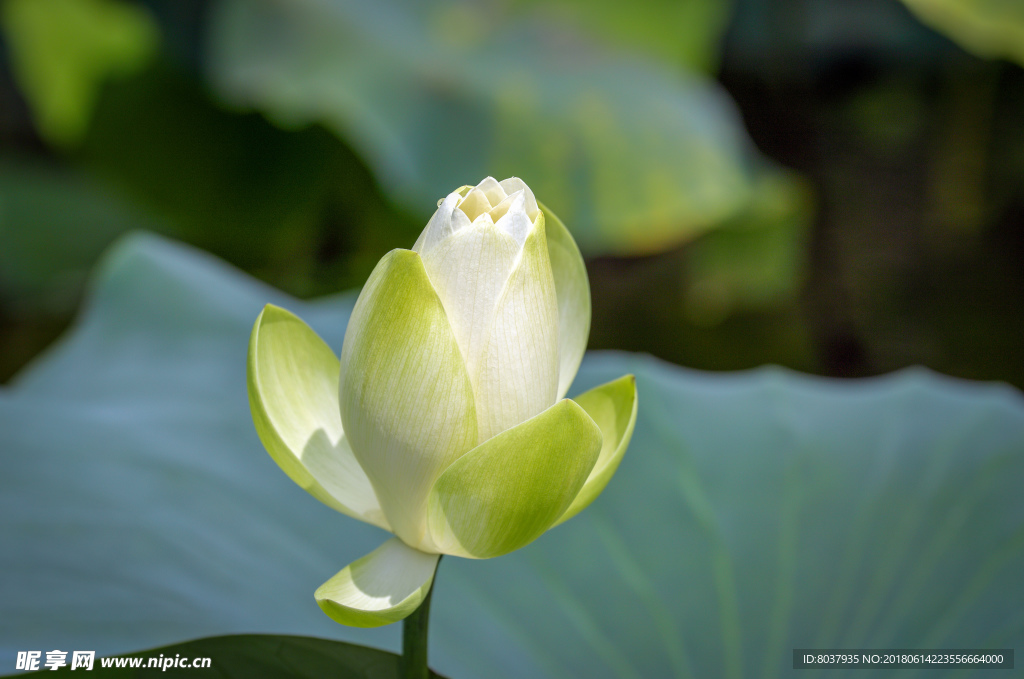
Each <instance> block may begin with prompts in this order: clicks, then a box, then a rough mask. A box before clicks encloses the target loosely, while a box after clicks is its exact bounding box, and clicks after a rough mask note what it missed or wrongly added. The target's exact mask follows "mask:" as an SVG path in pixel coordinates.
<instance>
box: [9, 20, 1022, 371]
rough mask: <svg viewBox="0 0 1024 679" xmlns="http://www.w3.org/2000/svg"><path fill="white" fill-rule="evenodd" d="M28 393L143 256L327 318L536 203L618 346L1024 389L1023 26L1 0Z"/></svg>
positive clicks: (14, 327) (13, 351)
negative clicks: (330, 307) (405, 256)
mask: <svg viewBox="0 0 1024 679" xmlns="http://www.w3.org/2000/svg"><path fill="white" fill-rule="evenodd" d="M0 36H2V37H0V40H2V43H3V44H2V56H0V59H2V61H0V381H4V382H5V381H7V380H9V379H10V378H11V376H13V375H14V374H15V373H16V371H17V370H18V369H19V368H20V367H22V366H23V365H25V364H26V362H28V361H29V360H31V358H32V357H33V356H35V355H36V354H37V353H38V352H40V351H41V350H42V349H44V348H45V347H46V346H47V345H48V344H49V343H51V342H52V341H54V339H55V338H56V337H57V336H58V335H59V334H60V333H61V332H63V330H64V329H65V328H66V327H67V326H68V324H69V323H70V322H71V320H72V318H73V316H74V314H75V311H76V309H77V307H78V305H79V303H80V302H81V300H82V299H83V294H84V293H85V291H86V290H87V286H88V274H89V271H90V270H91V269H92V267H93V266H94V265H95V264H96V263H97V261H98V260H99V258H100V256H101V254H102V252H103V250H104V249H105V248H106V247H107V246H108V245H109V244H110V243H111V242H112V241H113V240H115V239H116V238H117V237H118V235H119V234H121V233H124V232H126V231H129V230H133V229H149V230H152V231H156V232H159V233H163V234H166V235H169V236H171V237H174V238H178V239H181V240H184V241H186V242H188V243H191V244H193V245H196V246H198V247H200V248H203V249H205V250H208V251H210V252H212V253H214V254H216V255H217V256H219V257H222V258H224V259H226V260H227V261H229V262H231V263H232V264H234V265H236V266H238V267H241V268H242V269H244V270H246V271H248V272H250V273H251V274H253V275H255V276H257V277H258V278H260V279H262V280H264V281H266V282H267V283H269V284H271V285H273V286H276V287H279V288H282V289H284V290H286V291H288V292H290V293H292V294H294V295H297V296H300V297H312V296H317V295H322V294H326V293H330V292H335V291H338V290H343V289H347V288H352V287H357V286H359V285H360V284H361V283H362V282H363V281H364V280H365V278H366V276H367V275H368V274H369V272H370V271H371V269H372V268H373V266H374V264H375V263H376V262H377V260H378V259H379V258H380V257H381V256H382V255H383V254H384V253H385V252H386V251H388V250H390V249H392V248H395V247H410V246H411V244H412V243H413V241H414V239H415V238H416V235H417V234H418V232H419V230H420V229H421V228H422V226H423V225H424V224H425V222H426V219H427V218H428V217H429V215H430V213H431V211H432V209H433V206H434V204H435V202H436V200H437V199H438V198H441V197H443V195H445V193H447V192H448V191H450V190H452V189H454V188H456V187H458V186H459V185H462V184H473V183H476V182H477V181H479V180H480V179H481V178H482V177H483V176H485V175H486V174H491V175H495V176H497V177H498V178H499V179H500V178H503V177H505V176H509V175H518V176H521V177H523V179H524V180H526V181H527V183H528V184H530V186H531V187H532V188H533V189H534V191H535V192H536V194H537V195H538V197H539V198H540V199H541V200H542V201H543V202H545V203H547V205H548V206H549V207H551V208H552V209H553V210H554V211H555V212H556V213H557V214H559V215H560V216H561V217H562V218H563V220H564V221H565V222H566V224H567V225H568V226H569V228H570V230H571V231H572V232H573V234H574V236H575V237H576V238H577V241H578V242H579V244H580V246H581V249H582V250H583V251H584V255H585V256H586V258H587V265H588V271H589V273H590V277H591V287H592V293H593V303H594V316H593V330H592V332H591V338H590V348H592V349H606V348H617V349H626V350H631V351H645V352H649V353H652V354H654V355H657V356H660V357H662V358H665V359H667V360H670V361H673V362H675V363H679V364H682V365H686V366H692V367H696V368H703V369H710V370H732V369H739V368H747V367H753V366H757V365H760V364H764V363H776V364H781V365H785V366H790V367H792V368H796V369H798V370H802V371H806V372H812V373H818V374H823V375H833V376H862V375H873V374H878V373H883V372H888V371H891V370H895V369H898V368H901V367H904V366H908V365H913V364H923V365H926V366H929V367H931V368H933V369H935V370H939V371H941V372H944V373H948V374H951V375H957V376H961V377H967V378H973V379H996V380H1005V381H1008V382H1010V383H1012V384H1015V385H1016V386H1018V387H1024V356H1022V352H1021V351H1020V349H1021V346H1022V340H1024V305H1022V303H1021V300H1022V299H1024V266H1022V262H1024V70H1022V69H1021V67H1020V64H1021V63H1024V3H1020V5H1019V6H1018V5H1015V4H1014V3H1000V2H999V1H998V0H906V4H904V2H901V0H736V1H735V2H729V1H727V0H675V1H670V0H635V1H634V2H630V3H620V2H614V1H613V0H590V1H585V0H556V1H555V2H539V1H536V0H493V1H489V2H483V1H479V2H443V1H440V0H430V1H429V2H414V1H413V0H389V1H387V2H371V1H370V0H364V1H363V2H344V1H337V2H335V1H332V0H290V1H288V0H217V1H214V0H145V1H142V0H139V1H130V0H116V1H115V0H0Z"/></svg>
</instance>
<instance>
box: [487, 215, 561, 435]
mask: <svg viewBox="0 0 1024 679" xmlns="http://www.w3.org/2000/svg"><path fill="white" fill-rule="evenodd" d="M544 232H545V227H544V219H543V215H538V218H537V223H536V225H535V226H534V227H533V229H532V230H531V231H530V233H529V235H527V237H526V241H525V243H524V244H523V249H522V252H521V253H520V256H519V262H518V263H517V264H516V266H515V268H513V270H512V273H511V274H510V275H509V277H508V280H507V281H505V286H504V289H503V290H502V291H501V294H500V295H499V296H498V299H497V303H496V304H495V307H494V311H493V312H492V314H493V315H492V316H491V319H490V324H489V327H488V328H487V330H486V332H485V335H484V339H483V342H482V344H483V350H482V352H481V354H480V356H479V358H478V359H477V360H476V361H475V362H474V363H475V369H476V370H475V375H474V379H473V388H474V394H475V397H476V412H477V422H478V426H479V433H480V440H481V441H486V440H487V439H489V438H491V437H492V436H494V435H495V434H497V433H498V432H502V431H505V430H506V429H508V428H510V427H514V426H516V425H518V424H519V423H521V422H525V421H526V420H527V419H529V418H531V417H534V416H535V415H539V414H540V413H541V412H543V411H544V410H545V409H546V408H548V407H550V406H551V404H553V403H554V402H555V401H556V400H557V398H556V396H557V392H558V370H559V359H558V298H557V296H556V295H555V284H554V279H553V276H552V273H551V260H550V257H549V256H548V248H547V240H546V237H545V235H544Z"/></svg>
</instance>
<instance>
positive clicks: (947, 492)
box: [0, 236, 1024, 678]
mask: <svg viewBox="0 0 1024 679" xmlns="http://www.w3.org/2000/svg"><path fill="white" fill-rule="evenodd" d="M94 289H95V293H94V295H93V297H92V298H91V300H90V301H89V303H88V305H87V307H86V308H87V311H86V313H85V314H84V315H83V317H82V318H81V320H80V321H79V323H78V325H77V328H76V329H75V331H74V332H73V333H72V334H70V335H69V336H68V337H67V338H66V339H65V341H64V342H63V343H62V344H60V345H59V346H58V347H57V348H56V349H55V350H53V351H52V352H51V353H50V354H49V356H48V357H47V358H45V360H42V361H40V362H38V363H37V364H36V365H35V366H34V367H33V368H32V369H31V370H29V371H28V372H26V373H24V374H22V375H21V376H20V379H18V380H17V381H16V383H15V385H14V386H13V387H12V388H9V389H0V450H3V451H5V453H6V454H5V455H4V456H3V460H2V462H0V464H2V467H3V468H2V473H0V516H2V517H4V518H3V521H2V522H0V542H2V544H3V545H4V549H3V550H2V551H0V569H2V572H3V573H4V581H3V583H4V586H3V587H2V588H0V611H2V615H0V639H2V643H3V646H2V652H0V663H8V662H9V663H12V664H9V665H7V666H8V667H13V661H14V654H15V652H16V651H17V650H26V649H39V650H49V649H52V648H60V649H65V648H69V649H91V650H96V651H98V652H99V653H100V654H112V653H120V652H125V651H130V650H132V649H138V648H146V647H151V646H154V645H158V644H162V643H168V642H171V641H174V640H177V639H183V638H190V637H196V636H203V635H210V634H224V633H238V632H242V631H249V632H252V631H263V632H271V633H289V634H305V635H313V636H332V637H334V636H337V637H342V638H345V639H347V640H350V641H355V642H358V643H372V644H374V645H378V646H379V645H384V646H389V647H391V648H394V647H396V645H397V641H398V636H397V635H398V632H399V630H398V626H395V625H393V626H390V627H386V628H380V629H378V630H356V629H351V628H345V627H341V626H339V625H336V624H335V623H333V622H332V621H330V620H329V619H328V618H327V617H326V616H324V615H323V614H322V613H321V612H320V610H319V608H318V607H317V606H316V604H315V602H314V601H313V596H312V593H313V591H314V589H315V588H316V587H317V586H318V585H319V584H320V582H322V581H323V579H324V578H325V577H327V576H329V575H330V574H332V573H334V572H335V571H336V570H337V569H338V568H339V566H340V565H342V564H345V563H348V562H349V561H351V560H353V559H354V558H357V557H358V556H361V555H362V554H364V553H366V552H367V551H370V550H371V549H373V548H374V547H376V546H377V545H379V544H380V543H381V542H382V541H383V540H384V538H385V534H384V533H383V532H382V531H380V530H378V529H375V528H373V527H371V526H368V525H367V524H363V523H360V522H357V521H352V520H350V519H347V518H346V517H344V516H342V515H340V514H338V513H337V512H334V511H332V510H331V509H329V508H327V507H326V506H324V505H322V504H321V503H318V502H316V501H315V500H314V499H312V498H310V497H309V496H308V495H307V494H306V493H305V492H304V491H303V490H302V489H301V488H299V487H298V486H296V485H295V484H294V483H292V482H291V481H290V480H289V479H288V478H287V477H286V476H285V475H284V474H282V473H281V472H280V470H279V469H278V468H277V466H276V465H275V464H274V462H273V461H272V460H271V459H270V457H269V456H268V455H267V454H266V453H265V452H264V450H263V448H262V446H261V445H260V443H259V441H258V440H257V438H256V434H255V430H254V428H253V425H252V422H251V419H250V415H249V411H248V404H247V402H246V398H245V346H246V339H247V337H248V333H249V330H250V327H251V324H252V322H253V319H254V318H255V317H256V315H257V314H258V313H259V310H260V308H262V306H263V305H264V304H265V303H267V302H271V303H275V304H278V305H283V306H286V307H289V308H290V309H292V310H293V311H295V312H296V313H298V314H299V315H301V316H302V317H303V318H304V319H305V320H307V321H308V322H309V323H310V325H311V326H312V327H314V328H315V329H316V330H317V331H318V332H319V333H320V334H321V336H322V337H323V338H324V339H325V340H326V341H327V342H328V343H329V344H330V345H331V346H332V347H334V349H335V350H337V349H338V348H340V346H341V340H342V336H343V334H344V328H345V322H346V318H347V315H348V313H349V312H350V310H351V307H352V303H353V301H354V296H353V295H345V296H342V297H339V298H333V299H324V300H321V301H319V302H315V303H303V302H298V301H296V300H292V299H289V298H287V297H285V296H283V295H282V294H280V293H278V292H276V291H274V290H272V289H270V288H267V287H264V286H263V285H261V284H259V283H255V282H253V281H252V280H251V279H249V278H247V277H245V276H243V275H241V274H239V273H238V272H236V271H234V270H231V269H229V268H228V267H226V266H224V265H223V264H221V263H219V262H217V261H216V260H214V259H212V258H211V257H209V256H208V255H204V254H202V253H199V252H195V251H192V250H190V249H186V248H183V247H180V246H176V245H172V244H170V243H168V242H165V241H162V240H160V239H157V238H154V237H150V236H134V237H132V238H130V239H128V240H125V241H123V242H122V243H121V244H120V245H119V246H118V247H117V248H116V249H115V250H114V252H113V253H112V254H111V255H110V256H109V257H108V258H107V260H106V262H105V264H104V265H103V267H102V268H101V270H100V272H99V274H98V277H97V279H96V285H95V288H94ZM625 372H632V373H635V374H636V376H637V385H638V388H639V404H640V407H639V416H638V420H637V424H636V430H635V433H634V436H633V442H632V444H631V446H630V450H629V452H628V453H627V454H626V456H625V458H624V459H623V462H622V465H621V466H620V468H619V470H618V472H617V474H616V476H615V477H614V478H613V479H612V482H611V483H610V484H609V486H608V488H607V489H606V490H605V492H604V493H603V494H602V495H601V497H599V498H598V499H597V501H596V502H595V503H594V504H593V505H592V506H591V507H589V508H588V509H587V510H586V511H584V512H583V513H581V514H580V515H579V516H577V517H576V518H574V519H573V520H571V521H569V522H567V523H566V524H565V525H563V526H561V527H559V528H557V529H555V530H553V531H550V532H549V533H547V534H545V535H544V536H542V537H541V538H540V539H539V540H537V541H536V542H535V543H533V544H532V545H530V546H528V547H526V548H525V549H522V550H520V551H518V552H514V553H512V554H510V555H508V556H504V557H501V558H498V559H493V560H487V561H471V560H463V559H454V558H453V559H445V560H444V562H443V564H442V566H441V568H440V569H439V571H438V576H437V584H436V591H435V594H436V596H435V597H434V605H433V612H432V615H433V623H432V628H431V632H432V641H431V643H432V646H431V658H432V661H431V664H432V665H433V666H434V667H436V668H438V670H439V671H441V672H443V673H444V674H446V675H448V676H451V677H479V676H486V677H496V678H500V677H531V678H533V677H569V676H572V677H595V678H598V677H668V676H677V677H740V676H757V677H773V676H803V675H802V674H800V673H799V672H794V671H792V670H791V669H790V668H791V649H793V648H797V647H818V648H828V647H845V648H857V647H873V648H884V647H897V648H898V647H903V648H941V647H951V646H957V647H978V648H983V647H1020V646H1021V645H1024V614H1022V610H1024V607H1022V606H1021V602H1022V601H1024V581H1022V579H1021V576H1020V574H1021V572H1022V570H1024V496H1022V495H1021V493H1020V488H1021V486H1022V484H1024V399H1022V397H1021V394H1020V393H1019V392H1017V391H1015V390H1013V389H1011V388H1009V387H1006V386H1005V385H990V384H976V383H970V382H964V381H959V380H952V379H949V378H944V377H941V376H938V375H935V374H933V373H929V372H927V371H925V370H909V371H904V372H902V373H898V374H895V375H892V376H889V377H884V378H878V379H871V380H860V381H845V382H844V381H837V380H827V379H821V378H810V377H805V376H800V375H797V374H794V373H791V372H787V371H784V370H779V369H772V368H770V369H762V370H756V371H752V372H744V373H736V374H728V375H721V374H720V375H713V374H707V373H700V372H696V371H690V370H685V369H682V368H678V367H673V366H670V365H667V364H664V363H661V362H659V361H656V360H654V359H651V358H648V357H643V356H639V355H629V354H615V353H606V354H590V355H588V357H587V358H586V359H585V360H584V364H583V367H582V369H581V372H580V375H579V377H578V379H577V381H576V384H575V385H574V390H573V393H576V392H578V391H582V390H584V389H587V388H589V387H592V386H595V385H597V384H600V383H602V382H605V381H608V380H610V379H612V378H615V377H617V376H619V375H621V374H623V373H625ZM211 657H213V662H214V668H216V667H217V662H218V657H219V656H218V655H214V654H213V653H212V652H211ZM850 676H860V674H859V673H858V672H857V671H854V672H853V673H852V674H851V675H850ZM957 676H961V675H957Z"/></svg>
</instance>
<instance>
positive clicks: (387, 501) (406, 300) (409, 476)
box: [340, 250, 477, 551]
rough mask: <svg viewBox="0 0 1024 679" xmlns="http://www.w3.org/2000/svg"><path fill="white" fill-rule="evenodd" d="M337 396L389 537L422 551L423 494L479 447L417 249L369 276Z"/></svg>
mask: <svg viewBox="0 0 1024 679" xmlns="http://www.w3.org/2000/svg"><path fill="white" fill-rule="evenodd" d="M340 393H341V420H342V422H343V423H344V425H345V431H346V433H347V434H348V437H349V442H350V444H351V445H352V450H353V452H354V453H355V456H356V459H357V460H359V464H360V465H362V467H363V469H364V470H366V475H367V476H368V477H369V479H370V482H371V483H372V484H373V487H374V490H376V491H377V497H378V498H379V499H380V503H381V507H382V508H383V510H384V514H385V515H386V516H387V517H388V522H389V523H390V524H391V527H392V529H393V531H394V533H395V535H398V536H399V537H401V538H402V539H403V540H405V542H406V543H407V544H410V545H414V546H424V545H423V544H422V540H423V538H424V533H425V518H426V513H425V509H426V500H427V494H428V493H429V491H430V488H431V486H433V484H434V481H435V479H436V478H437V477H438V475H439V474H440V473H441V472H442V471H444V470H445V469H446V468H447V467H448V466H449V465H450V464H451V463H452V462H454V461H455V460H456V459H457V458H458V457H459V456H461V455H462V454H463V453H465V452H466V451H467V450H469V449H471V448H472V447H473V446H475V445H476V443H477V425H476V411H475V410H474V407H473V391H472V387H471V386H470V382H469V376H468V374H467V372H466V366H465V365H464V364H463V360H462V354H461V353H460V352H459V346H458V344H457V343H456V342H455V336H454V335H453V334H452V329H451V327H450V326H449V324H448V318H447V317H446V316H445V312H444V308H443V307H442V306H441V300H440V299H439V298H438V296H437V293H435V292H434V289H433V288H432V287H431V285H430V281H429V280H428V279H427V273H426V271H425V270H424V269H423V262H422V261H421V260H420V256H419V255H418V254H416V253H415V252H412V251H411V250H392V251H391V252H389V253H388V254H387V255H385V256H384V258H383V259H381V261H380V263H378V264H377V268H376V269H374V270H373V273H372V274H370V278H369V280H368V281H367V282H366V286H365V287H364V288H363V291H362V292H361V293H360V295H359V299H358V300H357V301H356V306H355V309H353V311H352V317H351V319H350V320H349V323H348V330H347V331H346V333H345V344H344V346H343V347H342V350H341V384H340ZM424 547H425V548H426V549H427V550H428V551H429V545H426V546H424Z"/></svg>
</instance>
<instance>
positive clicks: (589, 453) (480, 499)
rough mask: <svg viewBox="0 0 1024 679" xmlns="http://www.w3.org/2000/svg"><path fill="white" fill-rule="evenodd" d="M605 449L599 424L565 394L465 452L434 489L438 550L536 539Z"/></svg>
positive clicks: (507, 546)
mask: <svg viewBox="0 0 1024 679" xmlns="http://www.w3.org/2000/svg"><path fill="white" fill-rule="evenodd" d="M600 451H601V430H600V429H598V427H597V425H596V424H594V421H593V420H592V419H591V418H590V416H589V415H587V413H586V412H585V411H584V410H583V408H581V407H580V406H578V405H577V404H575V403H573V402H572V401H570V400H568V399H566V400H563V401H559V402H558V403H556V404H555V405H553V406H551V407H550V408H548V409H547V410H545V411H544V412H543V413H541V414H540V415H537V416H536V417H534V418H531V419H529V420H527V421H526V422H523V423H522V424H520V425H519V426H516V427H513V428H512V429H509V430H507V431H504V432H502V433H500V434H498V435H497V436H495V437H494V438H492V439H489V440H487V441H485V442H484V443H482V444H480V445H479V446H477V447H476V448H474V449H473V450H471V451H470V452H468V453H466V454H465V455H463V456H462V457H461V458H459V459H458V460H457V461H456V462H455V463H454V464H453V465H452V466H451V467H449V468H448V469H447V470H446V471H445V473H444V474H442V475H441V477H440V478H439V479H438V480H437V483H436V484H435V485H434V488H433V490H432V491H431V493H430V519H429V524H430V533H431V536H432V539H433V542H434V544H435V545H436V546H437V548H438V549H439V550H440V551H442V552H444V553H446V554H454V555H456V556H464V557H470V558H477V559H487V558H491V557H495V556H501V555H502V554H506V553H508V552H511V551H513V550H516V549H519V548H520V547H522V546H524V545H526V544H528V543H530V542H532V541H533V540H535V539H536V538H537V537H539V536H540V535H541V534H542V533H543V532H544V531H546V530H547V529H548V528H549V527H550V526H551V525H552V524H553V523H554V522H555V520H557V519H558V518H559V517H560V516H562V515H563V514H564V513H565V510H566V509H567V508H568V507H569V505H570V504H571V503H572V501H573V498H575V497H576V496H577V495H578V494H579V491H580V489H581V488H582V487H583V483H584V481H585V480H586V479H587V477H588V475H589V474H590V470H591V469H593V467H594V464H595V462H596V461H597V459H598V455H599V454H600Z"/></svg>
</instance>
